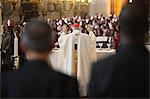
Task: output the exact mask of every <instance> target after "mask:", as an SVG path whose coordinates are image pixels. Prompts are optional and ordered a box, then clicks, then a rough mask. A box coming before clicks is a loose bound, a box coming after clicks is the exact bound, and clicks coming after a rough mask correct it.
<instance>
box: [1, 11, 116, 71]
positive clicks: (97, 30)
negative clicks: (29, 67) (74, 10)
mask: <svg viewBox="0 0 150 99" xmlns="http://www.w3.org/2000/svg"><path fill="white" fill-rule="evenodd" d="M31 20H34V19H31ZM36 20H37V19H36ZM47 23H48V24H49V25H50V26H52V28H53V29H54V30H55V31H56V35H57V38H56V43H55V46H56V47H59V45H58V43H57V42H58V38H59V37H60V35H61V34H62V33H63V32H66V33H67V34H70V33H72V31H73V30H72V28H71V26H72V25H73V24H75V23H77V24H79V25H80V30H81V32H82V33H85V34H89V30H88V29H89V28H91V30H92V31H93V33H94V34H95V36H96V37H98V36H107V37H111V42H108V43H111V47H112V48H115V49H117V48H118V42H119V28H118V17H116V16H115V15H110V16H109V17H103V16H102V15H101V14H99V15H95V16H90V17H89V16H87V17H85V18H81V16H75V17H72V18H62V19H50V18H48V19H47ZM27 24H28V22H23V23H22V24H16V22H15V21H13V20H12V19H9V20H8V21H7V24H6V25H2V26H1V30H2V31H1V37H2V48H1V50H2V71H3V70H12V69H13V58H12V56H13V54H14V38H15V35H16V36H17V38H18V41H19V43H20V36H21V34H22V30H23V28H24V27H25V26H26V25H27ZM19 46H20V45H19ZM97 47H99V45H98V46H97ZM106 47H107V45H106ZM19 56H20V60H21V61H20V63H21V64H20V65H23V62H22V60H24V58H25V57H24V55H23V53H22V52H21V50H20V47H19ZM10 60H11V61H10Z"/></svg>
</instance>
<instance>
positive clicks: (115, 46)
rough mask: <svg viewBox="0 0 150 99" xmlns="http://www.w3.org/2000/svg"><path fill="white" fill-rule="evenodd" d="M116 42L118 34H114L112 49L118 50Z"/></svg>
mask: <svg viewBox="0 0 150 99" xmlns="http://www.w3.org/2000/svg"><path fill="white" fill-rule="evenodd" d="M118 42H119V40H118V34H117V33H115V34H114V48H115V49H117V48H118Z"/></svg>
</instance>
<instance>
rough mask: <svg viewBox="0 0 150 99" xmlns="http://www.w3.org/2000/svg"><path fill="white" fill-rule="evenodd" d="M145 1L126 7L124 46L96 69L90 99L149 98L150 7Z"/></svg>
mask: <svg viewBox="0 0 150 99" xmlns="http://www.w3.org/2000/svg"><path fill="white" fill-rule="evenodd" d="M144 1H145V0H139V1H138V0H135V1H133V3H132V4H127V5H126V6H125V7H124V8H123V10H122V12H121V15H120V18H119V24H120V31H121V35H122V36H123V37H122V46H121V48H120V49H119V51H118V53H117V54H116V55H113V56H110V57H108V58H106V59H103V60H101V61H98V62H97V63H95V64H94V65H93V66H92V67H93V68H92V74H91V80H90V83H89V97H90V98H149V52H148V50H147V49H146V48H145V46H144V35H145V33H147V32H148V28H149V26H148V20H147V19H148V8H149V7H148V5H147V4H148V3H147V2H146V3H145V2H144ZM143 9H144V10H143ZM135 16H136V17H135Z"/></svg>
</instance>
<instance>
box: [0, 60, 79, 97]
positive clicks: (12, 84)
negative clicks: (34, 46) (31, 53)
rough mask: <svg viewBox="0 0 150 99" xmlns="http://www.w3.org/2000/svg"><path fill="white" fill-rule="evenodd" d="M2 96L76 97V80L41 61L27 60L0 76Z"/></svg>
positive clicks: (77, 94)
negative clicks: (19, 67)
mask: <svg viewBox="0 0 150 99" xmlns="http://www.w3.org/2000/svg"><path fill="white" fill-rule="evenodd" d="M2 77H3V78H2V80H3V81H2V83H3V84H2V86H3V88H2V97H4V98H78V97H79V92H78V83H77V80H75V79H74V78H71V77H69V76H66V75H64V74H61V73H59V72H56V71H53V70H52V69H51V68H49V66H48V64H47V63H45V62H43V61H31V62H28V63H27V64H26V65H25V66H23V68H22V69H21V70H18V71H17V72H14V73H9V74H7V75H6V74H5V75H3V76H2Z"/></svg>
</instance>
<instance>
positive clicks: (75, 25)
mask: <svg viewBox="0 0 150 99" xmlns="http://www.w3.org/2000/svg"><path fill="white" fill-rule="evenodd" d="M72 27H80V24H73V25H72Z"/></svg>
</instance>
